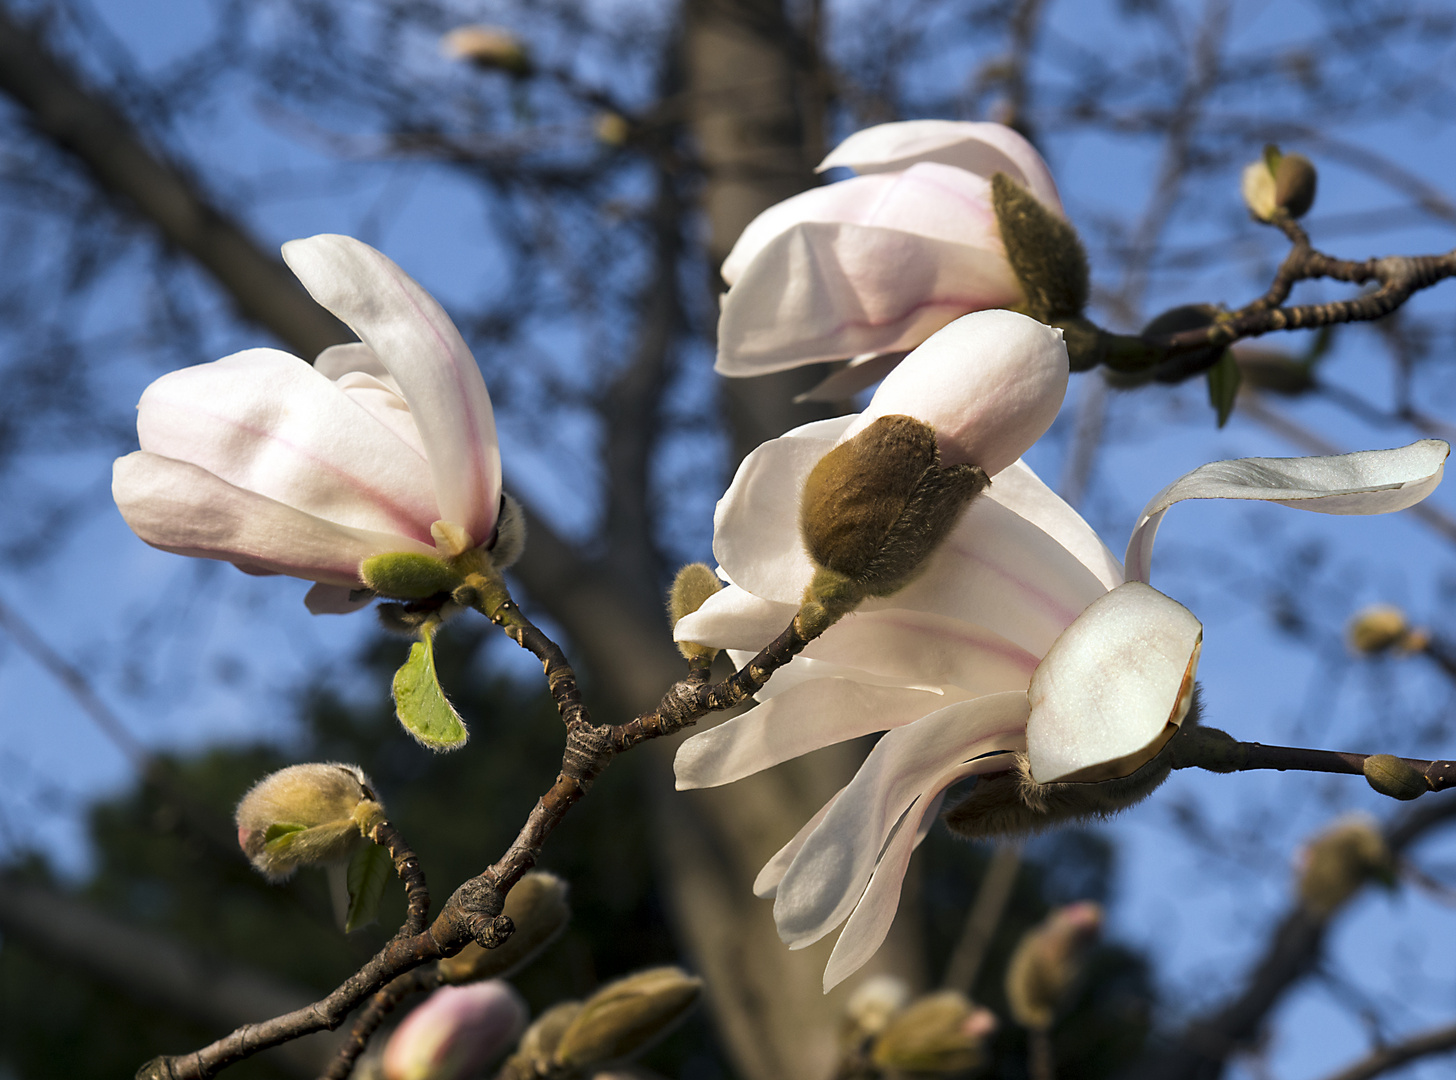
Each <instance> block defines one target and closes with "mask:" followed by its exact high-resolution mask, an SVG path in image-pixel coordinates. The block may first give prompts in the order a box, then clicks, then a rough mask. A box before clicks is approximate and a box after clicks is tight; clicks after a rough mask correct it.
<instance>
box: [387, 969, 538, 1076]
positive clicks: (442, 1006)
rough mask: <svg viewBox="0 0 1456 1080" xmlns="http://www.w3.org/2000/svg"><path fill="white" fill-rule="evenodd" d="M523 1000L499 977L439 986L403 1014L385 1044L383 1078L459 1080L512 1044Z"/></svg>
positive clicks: (522, 1020)
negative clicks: (417, 1005) (417, 1004)
mask: <svg viewBox="0 0 1456 1080" xmlns="http://www.w3.org/2000/svg"><path fill="white" fill-rule="evenodd" d="M526 1016H527V1013H526V1003H525V1002H524V1001H522V1000H521V996H520V995H519V994H517V993H516V992H515V990H513V989H511V987H510V985H509V984H507V983H503V982H500V981H499V980H491V981H490V982H482V983H475V984H474V985H471V986H442V987H441V988H440V989H438V990H436V991H435V992H434V993H433V994H431V995H430V996H429V998H428V999H426V1001H425V1003H424V1004H423V1005H421V1006H419V1007H418V1008H417V1009H415V1010H414V1011H413V1012H412V1013H410V1014H409V1016H407V1017H405V1019H404V1023H402V1024H400V1025H399V1027H397V1028H396V1029H395V1030H394V1034H393V1035H391V1036H390V1037H389V1043H388V1044H387V1045H386V1046H385V1048H384V1061H383V1065H384V1077H385V1080H463V1078H465V1077H468V1076H474V1075H476V1074H477V1073H479V1071H480V1070H481V1069H482V1068H483V1067H484V1066H485V1065H486V1064H487V1063H489V1062H490V1061H491V1060H492V1059H494V1058H496V1057H498V1056H499V1055H500V1054H501V1053H502V1052H504V1051H505V1050H506V1049H508V1048H509V1047H510V1045H511V1044H512V1043H513V1042H515V1040H516V1037H517V1036H518V1035H520V1033H521V1029H522V1028H524V1027H525V1026H526Z"/></svg>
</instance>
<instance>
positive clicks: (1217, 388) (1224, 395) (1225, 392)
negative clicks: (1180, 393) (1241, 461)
mask: <svg viewBox="0 0 1456 1080" xmlns="http://www.w3.org/2000/svg"><path fill="white" fill-rule="evenodd" d="M1243 377H1244V376H1243V373H1242V372H1241V371H1239V365H1238V363H1237V361H1235V360H1234V354H1233V353H1231V352H1228V351H1225V352H1224V354H1223V355H1222V356H1221V357H1219V358H1218V363H1216V364H1214V365H1213V367H1211V368H1209V369H1208V403H1209V404H1210V405H1212V406H1213V407H1214V409H1216V410H1217V411H1218V426H1219V427H1223V426H1224V425H1225V424H1227V423H1228V418H1229V416H1230V415H1231V414H1232V413H1233V411H1234V398H1236V397H1238V394H1239V383H1240V382H1242V381H1243Z"/></svg>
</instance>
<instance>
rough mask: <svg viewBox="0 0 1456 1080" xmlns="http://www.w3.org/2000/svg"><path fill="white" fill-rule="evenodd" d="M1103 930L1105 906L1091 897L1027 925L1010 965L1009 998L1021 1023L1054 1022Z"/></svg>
mask: <svg viewBox="0 0 1456 1080" xmlns="http://www.w3.org/2000/svg"><path fill="white" fill-rule="evenodd" d="M1101 932H1102V908H1101V906H1100V905H1098V904H1095V903H1093V902H1092V901H1090V900H1082V901H1078V902H1077V903H1075V904H1068V905H1066V906H1065V907H1061V908H1057V909H1056V910H1055V911H1053V912H1052V913H1051V914H1050V915H1048V916H1047V917H1046V919H1044V920H1043V921H1042V922H1041V923H1040V925H1038V926H1035V927H1033V928H1032V929H1031V930H1028V931H1027V933H1026V936H1025V937H1023V938H1022V939H1021V942H1020V944H1018V945H1017V946H1016V951H1015V952H1014V953H1012V954H1011V962H1010V963H1009V964H1008V965H1007V967H1006V1002H1007V1005H1008V1006H1009V1007H1010V1009H1011V1016H1012V1018H1013V1019H1015V1021H1016V1022H1017V1023H1018V1024H1020V1025H1021V1026H1022V1027H1025V1028H1029V1029H1031V1030H1032V1031H1047V1030H1049V1029H1050V1028H1051V1026H1052V1023H1053V1022H1054V1021H1055V1020H1056V1018H1057V1015H1058V1014H1059V1013H1060V1012H1061V1010H1062V1008H1063V1007H1064V1006H1065V1005H1066V1004H1067V1001H1068V998H1069V997H1070V996H1071V992H1072V990H1073V989H1074V988H1075V987H1076V985H1077V983H1078V982H1079V981H1080V980H1081V977H1082V972H1083V971H1084V969H1085V967H1086V963H1087V957H1088V955H1089V954H1090V952H1091V951H1092V948H1093V946H1094V945H1096V944H1097V939H1098V937H1099V936H1100V935H1101Z"/></svg>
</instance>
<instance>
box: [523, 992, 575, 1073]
mask: <svg viewBox="0 0 1456 1080" xmlns="http://www.w3.org/2000/svg"><path fill="white" fill-rule="evenodd" d="M581 1009H582V1004H581V1002H579V1001H562V1002H558V1003H557V1004H555V1005H553V1006H551V1008H549V1009H547V1010H546V1011H545V1012H543V1013H542V1014H541V1015H540V1016H539V1017H537V1018H536V1022H535V1023H534V1024H532V1025H531V1026H530V1027H529V1028H527V1029H526V1034H524V1035H522V1036H521V1045H520V1046H518V1047H517V1048H516V1053H515V1054H514V1055H513V1057H512V1061H518V1062H520V1063H521V1064H524V1065H526V1066H527V1067H528V1069H529V1070H530V1071H528V1072H527V1073H526V1074H525V1075H527V1076H534V1075H536V1074H537V1073H541V1074H545V1073H546V1072H547V1071H549V1070H550V1068H551V1065H552V1062H554V1061H555V1060H556V1048H557V1047H558V1046H560V1045H561V1036H563V1035H565V1034H566V1029H567V1028H569V1027H570V1026H571V1023H572V1021H573V1020H575V1019H576V1018H577V1017H578V1016H580V1015H581Z"/></svg>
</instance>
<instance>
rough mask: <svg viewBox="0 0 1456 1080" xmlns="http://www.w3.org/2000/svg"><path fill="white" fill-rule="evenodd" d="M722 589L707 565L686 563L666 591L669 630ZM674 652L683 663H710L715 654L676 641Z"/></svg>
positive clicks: (721, 585) (710, 649) (716, 651)
mask: <svg viewBox="0 0 1456 1080" xmlns="http://www.w3.org/2000/svg"><path fill="white" fill-rule="evenodd" d="M722 587H723V583H722V582H721V581H719V580H718V575H717V574H715V573H713V570H712V567H710V566H708V564H707V563H700V562H697V563H688V564H687V565H686V566H684V567H683V568H682V569H681V570H679V571H678V572H677V577H675V578H673V579H672V587H671V588H669V589H668V591H667V620H668V622H669V623H670V624H671V625H672V626H676V625H677V624H678V621H679V620H680V619H682V618H683V617H684V616H686V615H691V614H692V613H693V612H695V611H697V610H698V608H700V607H702V606H703V603H704V601H706V600H707V599H708V597H710V596H712V595H713V594H714V593H716V592H717V591H718V590H719V589H721V588H722ZM677 651H678V652H680V653H682V655H683V659H685V660H699V659H703V660H712V659H713V657H715V656H717V655H718V650H717V649H713V648H709V647H708V646H707V645H699V644H698V643H697V642H694V641H679V642H678V643H677Z"/></svg>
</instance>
